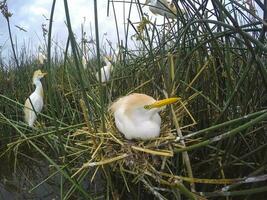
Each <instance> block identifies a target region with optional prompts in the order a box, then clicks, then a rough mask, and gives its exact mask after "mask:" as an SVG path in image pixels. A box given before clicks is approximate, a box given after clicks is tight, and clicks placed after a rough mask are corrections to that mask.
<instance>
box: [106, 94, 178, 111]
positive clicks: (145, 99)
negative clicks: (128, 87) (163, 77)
mask: <svg viewBox="0 0 267 200" xmlns="http://www.w3.org/2000/svg"><path fill="white" fill-rule="evenodd" d="M179 99H180V98H168V99H164V100H160V101H156V100H155V99H154V98H152V97H151V96H148V95H145V94H138V93H134V94H131V95H129V96H125V97H122V98H120V99H119V100H118V101H116V102H115V103H113V105H112V106H111V110H112V111H113V112H116V111H117V110H118V109H120V108H121V107H123V109H124V111H125V114H129V115H130V114H131V113H133V112H135V113H136V112H139V113H140V114H141V113H143V114H146V113H155V112H159V111H160V109H161V108H162V107H164V106H166V105H168V104H172V103H175V102H176V101H178V100H179Z"/></svg>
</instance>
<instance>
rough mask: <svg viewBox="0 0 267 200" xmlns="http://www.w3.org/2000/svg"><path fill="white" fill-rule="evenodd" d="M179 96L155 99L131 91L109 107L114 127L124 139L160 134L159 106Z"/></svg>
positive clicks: (151, 136)
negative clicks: (113, 119)
mask: <svg viewBox="0 0 267 200" xmlns="http://www.w3.org/2000/svg"><path fill="white" fill-rule="evenodd" d="M179 99H180V98H168V99H164V100H160V101H156V100H155V99H154V98H153V97H151V96H148V95H145V94H139V93H133V94H130V95H128V96H124V97H122V98H119V99H118V100H117V101H115V102H114V103H113V104H112V105H111V107H110V109H111V111H112V112H113V115H114V118H115V124H116V127H117V128H118V129H119V131H120V132H121V133H122V134H123V135H124V136H125V138H126V139H142V140H147V139H151V138H156V137H158V136H159V135H160V124H161V118H160V115H159V113H158V112H159V111H160V110H161V107H163V106H165V105H168V104H172V103H174V102H176V101H178V100H179Z"/></svg>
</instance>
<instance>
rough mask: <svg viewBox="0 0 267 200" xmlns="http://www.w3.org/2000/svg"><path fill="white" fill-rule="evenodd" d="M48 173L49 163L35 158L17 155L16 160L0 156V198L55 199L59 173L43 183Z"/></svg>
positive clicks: (7, 199)
mask: <svg viewBox="0 0 267 200" xmlns="http://www.w3.org/2000/svg"><path fill="white" fill-rule="evenodd" d="M48 174H49V165H48V164H47V163H45V162H44V161H38V160H36V158H26V157H24V156H19V157H18V159H17V160H16V166H15V159H14V158H12V156H11V157H8V156H4V157H1V158H0V199H1V200H2V199H3V200H13V199H14V200H24V199H25V200H30V199H33V200H39V199H40V200H48V199H49V200H52V199H54V200H56V199H60V197H59V180H60V177H59V175H56V176H54V177H52V178H51V179H49V180H48V181H47V182H45V183H43V184H42V185H40V186H39V187H37V188H36V189H34V190H33V191H31V192H29V191H30V190H31V189H32V188H33V187H34V186H36V185H37V184H39V183H41V182H42V181H43V180H44V179H45V178H46V177H48Z"/></svg>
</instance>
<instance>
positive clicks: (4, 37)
mask: <svg viewBox="0 0 267 200" xmlns="http://www.w3.org/2000/svg"><path fill="white" fill-rule="evenodd" d="M144 1H145V0H143V1H142V0H141V1H140V2H141V3H142V2H144ZM52 2H53V1H52V0H8V1H7V4H8V9H9V11H10V12H11V13H12V14H13V15H12V17H11V18H10V22H11V29H12V36H13V38H14V40H15V41H16V42H17V44H18V46H21V45H22V44H23V43H25V44H26V45H27V46H30V47H29V48H30V49H33V53H34V52H35V53H36V52H37V49H38V47H39V45H40V44H44V42H43V35H42V24H46V28H47V29H48V23H49V21H48V20H47V18H49V16H50V10H51V6H52ZM97 4H98V21H99V38H100V40H102V39H103V36H104V34H105V36H104V41H105V40H106V39H107V40H109V41H111V42H112V46H113V48H116V43H117V41H118V40H117V34H116V26H115V20H114V15H113V10H112V5H111V4H110V11H109V16H107V4H108V0H97ZM124 6H125V11H126V16H127V15H128V10H129V4H123V3H121V2H117V3H116V2H115V3H114V7H115V10H116V16H117V21H118V27H119V33H120V37H121V39H123V35H124V17H123V16H124V15H123V7H124ZM68 7H69V10H70V17H71V23H72V29H73V30H74V33H75V35H76V36H77V37H78V38H80V36H81V24H82V23H83V22H84V24H85V31H86V32H87V36H90V33H89V32H90V26H91V27H92V28H93V36H94V38H95V35H94V34H95V32H94V27H95V25H94V0H68ZM147 11H148V9H147ZM130 19H131V21H132V22H138V21H140V20H139V16H138V12H137V9H136V7H135V6H134V7H133V10H132V12H131V18H130ZM15 25H17V26H20V27H22V28H24V29H25V30H27V32H24V31H21V30H19V29H18V28H16V27H15ZM0 27H1V28H0V46H2V55H4V56H5V57H7V56H10V41H9V39H8V38H9V36H8V29H7V24H6V20H5V18H4V17H3V16H2V15H1V16H0ZM133 33H134V31H133V30H131V32H130V34H133ZM67 36H68V31H67V28H66V25H65V10H64V4H63V0H58V1H57V2H56V7H55V13H54V21H53V40H54V41H57V42H58V43H59V45H60V46H62V47H63V48H64V46H65V43H66V41H67ZM88 39H91V38H90V37H88Z"/></svg>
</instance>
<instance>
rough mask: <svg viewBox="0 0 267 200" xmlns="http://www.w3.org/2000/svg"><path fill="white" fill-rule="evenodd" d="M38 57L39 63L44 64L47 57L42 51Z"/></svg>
mask: <svg viewBox="0 0 267 200" xmlns="http://www.w3.org/2000/svg"><path fill="white" fill-rule="evenodd" d="M37 59H38V62H39V64H41V65H43V64H44V63H45V61H46V59H47V58H46V56H45V55H44V54H43V53H42V52H39V53H38V58H37Z"/></svg>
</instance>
